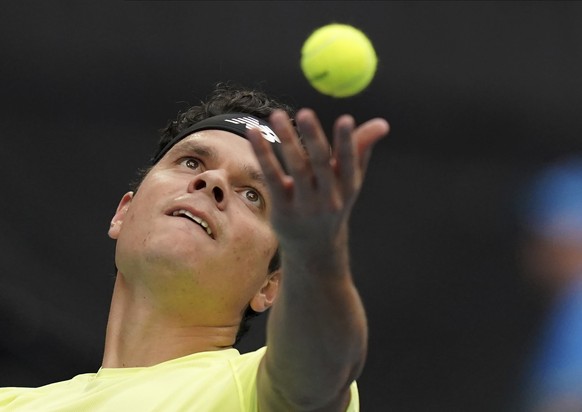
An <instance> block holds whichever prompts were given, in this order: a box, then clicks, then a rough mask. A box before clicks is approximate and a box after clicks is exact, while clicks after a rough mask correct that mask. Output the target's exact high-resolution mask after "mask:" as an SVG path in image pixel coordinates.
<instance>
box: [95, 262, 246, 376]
mask: <svg viewBox="0 0 582 412" xmlns="http://www.w3.org/2000/svg"><path fill="white" fill-rule="evenodd" d="M238 327H239V325H238V324H231V325H225V326H208V325H201V324H200V322H196V318H194V317H186V316H184V315H183V314H180V313H172V312H168V311H164V310H161V308H159V306H158V305H156V304H155V302H154V301H152V299H151V298H150V297H148V296H147V295H146V294H140V293H139V292H138V291H137V290H135V288H133V287H132V286H131V285H129V284H128V283H127V281H126V280H125V278H124V276H123V274H122V273H119V272H118V274H117V279H116V281H115V287H114V290H113V298H112V300H111V310H110V313H109V320H108V323H107V332H106V337H105V352H104V356H103V367H105V368H127V367H141V366H152V365H156V364H158V363H161V362H165V361H168V360H171V359H176V358H179V357H182V356H186V355H190V354H193V353H198V352H206V351H214V350H221V349H227V348H230V347H232V344H233V342H234V338H235V336H236V333H237V331H238Z"/></svg>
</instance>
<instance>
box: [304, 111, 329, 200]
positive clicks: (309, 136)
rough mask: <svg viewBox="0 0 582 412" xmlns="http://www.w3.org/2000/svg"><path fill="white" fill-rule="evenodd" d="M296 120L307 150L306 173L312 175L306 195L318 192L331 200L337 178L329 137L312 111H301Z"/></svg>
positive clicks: (323, 197)
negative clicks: (332, 161)
mask: <svg viewBox="0 0 582 412" xmlns="http://www.w3.org/2000/svg"><path fill="white" fill-rule="evenodd" d="M295 120H296V122H297V126H298V127H299V130H300V131H301V136H302V138H303V142H304V144H305V149H306V150H307V159H306V164H308V167H306V169H307V170H306V172H310V173H311V181H310V187H305V188H304V189H305V192H306V193H305V195H309V196H313V191H316V192H317V194H318V195H319V196H321V198H322V199H329V198H330V196H332V194H333V191H334V184H335V176H334V171H333V169H332V163H331V160H332V152H331V147H330V145H329V142H328V140H327V137H326V136H325V133H324V131H323V128H322V127H321V124H320V122H319V119H318V118H317V116H316V115H315V113H314V112H313V111H312V110H310V109H302V110H300V111H299V112H298V113H297V116H296V119H295ZM298 190H299V187H298Z"/></svg>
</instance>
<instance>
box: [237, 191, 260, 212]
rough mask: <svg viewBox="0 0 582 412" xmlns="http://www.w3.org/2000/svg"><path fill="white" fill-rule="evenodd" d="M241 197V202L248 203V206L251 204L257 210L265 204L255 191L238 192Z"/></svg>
mask: <svg viewBox="0 0 582 412" xmlns="http://www.w3.org/2000/svg"><path fill="white" fill-rule="evenodd" d="M240 194H241V196H242V197H243V200H244V201H245V202H248V203H250V204H252V205H253V206H256V207H259V208H263V207H264V204H265V202H264V201H263V197H262V196H261V194H260V193H259V192H258V191H257V190H255V189H243V190H242V191H241V192H240Z"/></svg>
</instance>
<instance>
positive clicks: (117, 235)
mask: <svg viewBox="0 0 582 412" xmlns="http://www.w3.org/2000/svg"><path fill="white" fill-rule="evenodd" d="M270 207H271V204H270V198H269V194H268V193H267V188H266V186H265V184H264V181H263V179H262V172H261V169H260V166H259V163H258V161H257V159H256V157H255V154H254V152H253V150H252V147H251V145H250V142H248V141H247V140H245V139H243V138H241V137H239V136H237V135H235V134H232V133H229V132H224V131H219V130H206V131H201V132H198V133H195V134H193V135H190V136H188V137H186V138H185V139H183V140H182V141H180V142H179V143H177V144H176V145H175V146H174V147H173V148H172V149H171V150H170V151H169V152H168V153H167V154H166V155H165V156H164V157H163V158H162V159H161V160H160V161H159V162H158V163H157V164H156V165H155V166H154V167H153V168H152V169H151V171H150V172H149V173H148V174H147V175H146V177H145V178H144V180H143V182H142V183H141V185H140V187H139V190H138V191H137V192H136V194H135V195H134V196H133V198H131V197H130V196H129V195H126V196H125V197H124V199H123V200H122V202H121V204H120V208H119V209H118V212H117V214H116V216H115V217H114V219H113V227H112V229H111V230H110V236H111V237H113V238H114V239H117V247H116V264H117V267H118V269H119V271H120V272H121V273H122V274H123V275H124V277H125V278H126V279H127V282H128V283H131V284H133V285H134V286H137V290H138V291H139V292H138V293H142V294H143V295H144V297H146V298H150V299H154V300H161V302H162V303H161V304H162V305H170V306H173V307H174V309H178V310H179V309H180V308H188V307H190V308H196V310H197V311H200V310H202V311H204V310H206V311H207V312H208V314H207V316H210V314H216V313H217V312H222V313H224V312H226V313H231V312H233V311H234V312H235V313H237V314H240V311H241V310H242V308H244V307H245V306H246V305H247V304H248V303H249V301H250V299H251V298H252V297H253V295H254V294H255V293H256V292H257V291H258V290H259V289H260V288H261V285H263V283H264V282H265V280H266V279H267V274H268V269H267V268H268V264H269V261H270V260H271V258H272V256H273V254H274V253H275V250H276V248H277V241H276V237H275V234H274V232H273V230H272V228H271V225H270V222H269V214H270ZM199 313H200V312H199Z"/></svg>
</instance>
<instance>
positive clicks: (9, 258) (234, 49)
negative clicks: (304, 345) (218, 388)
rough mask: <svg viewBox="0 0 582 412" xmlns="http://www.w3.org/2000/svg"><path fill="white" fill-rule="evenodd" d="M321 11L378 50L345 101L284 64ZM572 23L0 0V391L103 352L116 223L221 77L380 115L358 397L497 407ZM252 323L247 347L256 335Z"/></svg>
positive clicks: (362, 261)
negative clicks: (369, 75)
mask: <svg viewBox="0 0 582 412" xmlns="http://www.w3.org/2000/svg"><path fill="white" fill-rule="evenodd" d="M331 22H340V23H348V24H352V25H355V26H357V27H359V28H360V29H362V30H363V31H364V32H365V33H367V34H368V35H369V37H370V38H371V40H372V42H373V43H374V44H375V47H376V49H377V53H378V56H379V66H378V71H377V75H376V77H375V79H374V81H373V83H372V84H371V86H370V87H369V88H368V89H367V90H366V91H364V92H363V93H361V94H360V95H358V96H355V97H352V98H348V99H341V100H338V99H332V98H329V97H326V96H323V95H319V94H318V93H317V92H316V91H314V90H313V89H312V88H311V87H310V86H309V84H308V83H307V81H306V80H305V79H304V78H303V75H302V73H301V71H300V68H299V58H300V48H301V45H302V43H303V41H304V40H305V39H306V37H307V36H308V35H309V34H310V32H311V31H313V30H314V29H315V28H317V27H319V26H321V25H324V24H327V23H331ZM581 22H582V3H580V2H549V1H548V2H541V1H540V2H493V1H492V2H439V1H431V2H420V1H418V2H367V1H321V2H317V1H310V2H303V1H289V2H283V1H257V2H254V1H239V2H221V1H212V2H210V1H193V2H186V1H180V2H171V1H168V2H162V1H146V2H140V1H129V2H92V3H85V2H77V1H53V2H39V1H37V2H26V1H22V2H17V1H12V2H4V3H2V12H0V51H1V58H0V90H1V99H2V107H1V109H2V110H0V116H1V129H0V133H1V141H0V158H1V162H0V172H1V173H0V179H1V180H0V181H1V186H0V188H1V189H0V190H1V195H0V212H1V217H0V251H1V252H0V256H1V259H0V328H1V333H0V386H37V385H42V384H46V383H49V382H52V381H55V380H61V379H68V378H70V377H72V376H73V375H75V374H78V373H82V372H91V371H95V370H97V369H98V368H99V365H100V362H101V353H102V349H103V336H104V330H105V324H106V319H107V313H108V309H109V300H110V294H111V290H112V285H113V274H114V268H113V252H114V243H113V241H111V240H110V239H109V238H108V237H107V235H106V231H107V229H108V225H109V221H110V218H111V217H112V215H113V213H114V210H115V208H116V206H117V203H118V201H119V199H120V197H121V196H122V195H123V193H125V192H126V191H127V190H128V188H129V185H128V183H129V182H130V181H132V180H134V178H135V176H136V174H135V171H136V169H138V168H139V167H142V166H144V165H146V162H147V159H148V158H149V156H150V154H151V153H152V150H153V149H154V147H155V143H156V141H157V130H158V129H159V128H161V127H163V126H164V125H165V124H166V122H167V121H168V120H169V119H171V118H173V117H174V116H175V114H176V112H177V111H178V110H182V109H185V108H186V107H187V105H188V104H189V103H191V104H196V103H197V102H198V101H199V100H200V99H203V98H204V97H205V96H206V95H207V94H208V93H209V92H210V91H211V90H212V87H213V85H214V84H215V83H216V82H218V81H224V80H232V81H236V82H238V83H241V84H244V85H247V86H252V87H260V88H262V89H264V90H266V91H268V92H270V93H272V94H274V95H276V96H278V97H280V98H282V99H284V100H287V101H289V102H290V103H292V104H293V105H295V106H298V107H301V106H309V107H313V108H315V109H316V110H317V111H318V112H319V114H320V116H321V118H322V119H323V122H324V123H325V124H326V125H327V126H330V125H331V122H332V121H333V119H334V118H335V117H336V116H337V115H339V114H342V113H344V112H350V113H352V114H353V115H354V116H355V117H356V120H358V121H364V120H366V119H368V118H370V117H374V116H383V117H386V118H387V119H388V120H389V121H390V123H391V126H392V132H391V134H390V136H389V138H388V139H386V140H384V141H383V142H381V143H380V144H379V145H378V146H377V147H376V151H375V154H374V157H373V159H372V161H371V164H370V169H369V173H368V178H367V181H366V184H365V187H364V190H363V192H362V194H361V198H360V201H359V203H358V205H357V207H356V209H355V211H354V215H353V219H352V245H353V253H352V255H353V256H352V261H353V267H354V272H355V273H356V278H357V284H358V286H359V288H360V290H361V293H362V296H363V299H364V302H365V304H366V307H367V310H368V315H369V323H370V347H369V356H368V362H367V366H366V369H365V371H364V374H363V375H362V377H361V379H360V392H361V403H362V409H363V410H364V411H383V410H391V411H500V410H511V409H512V404H513V401H514V398H515V396H516V393H517V390H518V386H519V379H520V373H521V370H522V367H523V363H524V361H525V360H526V358H527V357H528V354H529V351H530V348H531V341H532V337H533V336H535V334H536V331H537V329H538V324H539V320H540V319H541V318H542V316H543V312H544V308H545V302H544V299H543V297H542V294H541V293H539V291H538V290H537V289H535V288H534V287H532V285H531V284H530V282H529V281H528V279H527V276H525V275H524V273H523V270H522V266H521V264H520V262H519V259H518V258H517V253H516V250H517V249H518V245H519V237H520V233H519V230H518V225H517V218H516V214H515V211H514V207H513V206H514V203H515V197H516V193H519V190H520V187H521V185H522V183H523V181H524V180H525V179H526V178H527V177H528V176H529V175H531V173H533V172H534V171H536V170H538V169H539V168H541V167H542V166H543V165H545V164H546V163H548V162H549V161H551V160H554V159H556V158H559V157H561V156H565V155H567V154H572V153H575V152H579V151H580V150H581V149H582V135H581V132H582V116H581V114H580V113H581V109H582V104H581V103H582V75H581V73H582V47H581V42H582V24H581ZM328 129H329V128H328ZM255 323H256V324H255V326H254V329H253V331H252V333H251V335H250V336H249V337H248V338H247V339H246V341H245V342H244V343H243V345H242V346H241V350H248V349H252V348H255V347H258V346H260V345H261V344H262V340H263V339H264V335H263V334H262V327H263V325H264V319H261V320H258V321H257V322H255Z"/></svg>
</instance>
